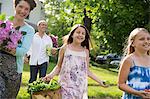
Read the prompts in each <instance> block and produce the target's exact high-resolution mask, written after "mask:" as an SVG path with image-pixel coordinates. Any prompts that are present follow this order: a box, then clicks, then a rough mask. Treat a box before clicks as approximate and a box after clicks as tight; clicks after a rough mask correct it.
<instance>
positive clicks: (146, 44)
mask: <svg viewBox="0 0 150 99" xmlns="http://www.w3.org/2000/svg"><path fill="white" fill-rule="evenodd" d="M133 47H135V50H136V49H138V50H139V51H148V50H150V34H149V33H145V32H140V33H138V34H137V35H136V37H135V39H134V42H133Z"/></svg>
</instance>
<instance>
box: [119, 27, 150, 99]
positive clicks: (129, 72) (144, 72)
mask: <svg viewBox="0 0 150 99" xmlns="http://www.w3.org/2000/svg"><path fill="white" fill-rule="evenodd" d="M149 51H150V33H149V32H148V31H147V30H146V29H144V28H136V29H134V30H133V31H132V32H131V33H130V35H129V38H128V42H127V47H126V49H125V52H124V53H125V54H124V55H125V57H124V58H123V60H122V62H121V65H120V67H121V68H120V70H119V75H118V87H119V89H120V90H122V91H124V93H123V97H122V99H150V92H147V90H150V56H149Z"/></svg>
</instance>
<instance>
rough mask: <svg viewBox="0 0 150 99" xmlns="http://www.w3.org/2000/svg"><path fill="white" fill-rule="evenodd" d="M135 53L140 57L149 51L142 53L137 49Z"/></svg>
mask: <svg viewBox="0 0 150 99" xmlns="http://www.w3.org/2000/svg"><path fill="white" fill-rule="evenodd" d="M134 54H135V55H137V56H140V57H145V56H147V55H148V54H147V52H143V53H141V52H139V51H135V52H134Z"/></svg>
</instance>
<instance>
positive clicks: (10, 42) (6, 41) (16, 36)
mask: <svg viewBox="0 0 150 99" xmlns="http://www.w3.org/2000/svg"><path fill="white" fill-rule="evenodd" d="M25 34H26V32H23V31H19V27H18V28H14V27H13V24H12V22H11V21H9V20H7V21H0V49H7V50H10V49H15V48H16V47H17V46H18V44H19V43H21V38H22V36H23V35H25Z"/></svg>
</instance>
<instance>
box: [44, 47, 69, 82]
mask: <svg viewBox="0 0 150 99" xmlns="http://www.w3.org/2000/svg"><path fill="white" fill-rule="evenodd" d="M65 48H66V47H65V46H63V47H62V48H60V51H59V55H58V62H57V65H56V66H55V68H54V69H53V70H52V72H51V73H49V74H48V75H47V76H45V77H44V78H43V80H44V81H50V80H51V79H52V78H53V77H54V76H56V75H58V74H59V72H60V70H61V65H62V62H63V58H64V52H65Z"/></svg>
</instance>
